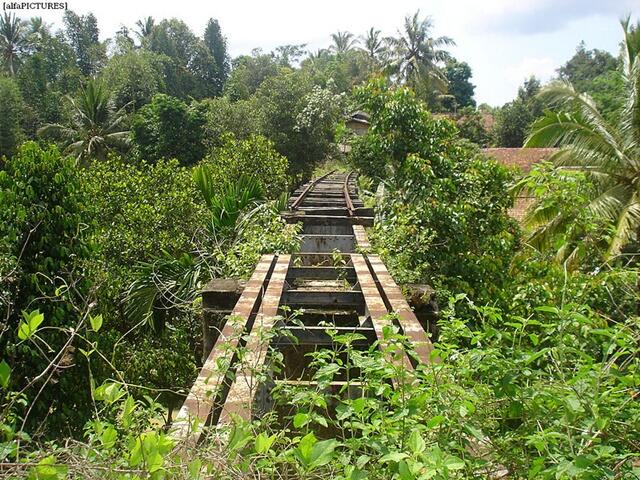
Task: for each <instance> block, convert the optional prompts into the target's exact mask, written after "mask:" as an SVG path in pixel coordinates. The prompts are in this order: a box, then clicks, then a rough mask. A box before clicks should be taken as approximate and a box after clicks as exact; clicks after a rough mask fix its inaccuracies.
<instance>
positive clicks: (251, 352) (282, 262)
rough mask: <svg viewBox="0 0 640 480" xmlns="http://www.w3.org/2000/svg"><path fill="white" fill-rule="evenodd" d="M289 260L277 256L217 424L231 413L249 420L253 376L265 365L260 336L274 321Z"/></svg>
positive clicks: (265, 344) (255, 385) (265, 347)
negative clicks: (244, 351)
mask: <svg viewBox="0 0 640 480" xmlns="http://www.w3.org/2000/svg"><path fill="white" fill-rule="evenodd" d="M290 261H291V256H290V255H280V256H279V257H278V261H277V263H276V266H275V268H274V270H273V273H272V274H271V280H269V286H268V287H267V291H266V293H265V294H264V297H263V299H262V304H261V306H260V312H259V313H258V315H257V316H256V321H255V322H254V326H253V328H252V330H251V333H250V334H249V339H248V340H247V345H246V353H245V354H244V355H243V358H242V360H241V363H240V366H239V368H238V370H237V372H236V377H235V380H234V381H233V383H232V384H231V388H230V389H229V394H228V395H227V400H226V401H225V403H224V406H223V407H222V413H221V414H220V421H219V423H229V422H230V421H231V414H235V415H238V416H240V417H241V418H243V419H245V420H251V412H252V407H253V396H254V394H255V392H256V390H257V388H258V383H259V381H258V378H257V377H256V376H255V373H256V371H257V370H258V369H260V368H262V366H263V365H264V363H265V359H266V356H267V351H268V348H269V345H268V342H266V341H265V339H264V337H263V335H264V334H265V333H267V332H269V330H271V329H272V328H273V326H274V324H275V323H276V321H277V320H278V318H279V317H278V306H279V305H280V297H281V296H282V291H283V289H284V284H285V279H286V278H287V270H288V269H289V263H290Z"/></svg>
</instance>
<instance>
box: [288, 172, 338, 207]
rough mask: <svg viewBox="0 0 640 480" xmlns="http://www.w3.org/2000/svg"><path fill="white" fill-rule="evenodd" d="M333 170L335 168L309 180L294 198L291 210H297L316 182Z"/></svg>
mask: <svg viewBox="0 0 640 480" xmlns="http://www.w3.org/2000/svg"><path fill="white" fill-rule="evenodd" d="M334 171H335V170H331V171H330V172H329V173H326V174H324V175H322V176H321V177H318V178H316V179H315V180H312V181H311V182H309V184H308V185H307V186H306V187H305V189H304V190H303V191H302V193H301V194H300V195H299V196H298V198H296V199H295V201H294V202H293V203H292V204H291V210H297V208H298V207H299V206H300V204H301V203H302V202H303V201H304V199H305V197H306V196H307V194H308V193H309V192H310V191H311V190H313V187H315V186H316V184H318V183H319V182H321V181H322V180H324V179H325V178H327V177H328V176H329V175H331V174H332V173H333V172H334Z"/></svg>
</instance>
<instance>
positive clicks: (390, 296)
mask: <svg viewBox="0 0 640 480" xmlns="http://www.w3.org/2000/svg"><path fill="white" fill-rule="evenodd" d="M367 258H368V260H369V264H370V265H371V268H372V269H373V273H374V274H375V276H376V278H377V280H378V283H379V284H380V286H381V287H382V290H383V291H384V295H385V296H386V298H387V300H388V302H389V306H390V308H391V311H393V312H396V314H397V315H398V323H399V325H400V330H401V331H402V333H403V334H404V335H405V336H406V337H408V338H409V339H410V340H411V343H412V345H413V347H414V349H415V352H416V354H417V355H418V357H419V358H420V362H421V363H425V364H427V363H431V351H432V350H433V344H432V343H431V340H430V339H429V336H428V335H427V333H426V332H425V331H424V328H422V325H420V322H419V321H418V318H417V317H416V316H415V314H414V313H413V310H411V307H410V306H409V304H408V303H407V300H406V299H405V298H404V295H403V294H402V291H401V290H400V287H398V285H397V284H396V282H395V281H394V280H393V278H392V277H391V275H390V274H389V271H388V270H387V267H386V266H385V265H384V263H383V262H382V260H381V259H380V257H379V256H377V255H369V256H368V257H367Z"/></svg>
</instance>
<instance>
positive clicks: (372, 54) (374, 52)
mask: <svg viewBox="0 0 640 480" xmlns="http://www.w3.org/2000/svg"><path fill="white" fill-rule="evenodd" d="M380 34H381V32H380V30H376V29H375V28H373V27H371V28H370V29H369V30H367V33H366V34H365V35H362V36H361V37H360V39H361V40H362V45H363V50H364V51H365V52H366V53H367V55H368V56H369V58H371V59H372V60H377V59H378V58H379V57H380V55H382V54H383V53H384V51H385V48H384V39H383V38H382V37H381V35H380Z"/></svg>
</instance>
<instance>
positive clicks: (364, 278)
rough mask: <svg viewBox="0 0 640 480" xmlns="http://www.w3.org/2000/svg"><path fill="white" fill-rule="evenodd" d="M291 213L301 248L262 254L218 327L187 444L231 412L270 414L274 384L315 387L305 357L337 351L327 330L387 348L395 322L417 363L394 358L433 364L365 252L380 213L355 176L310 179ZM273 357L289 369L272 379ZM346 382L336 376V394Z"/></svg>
mask: <svg viewBox="0 0 640 480" xmlns="http://www.w3.org/2000/svg"><path fill="white" fill-rule="evenodd" d="M289 207H290V210H289V212H286V213H284V214H283V217H284V218H285V219H286V220H287V222H292V223H293V222H301V223H302V225H303V229H302V234H301V235H302V243H301V247H300V251H299V252H298V253H295V254H292V255H264V256H263V257H262V258H261V260H260V262H259V264H258V265H257V267H256V269H255V271H254V273H253V275H252V277H251V279H250V280H249V281H248V282H247V284H246V285H245V286H244V289H243V291H242V294H241V296H240V298H239V299H238V300H237V302H236V303H235V305H234V306H233V309H232V311H231V314H230V315H229V317H228V320H226V322H223V324H220V325H218V326H217V332H216V338H215V341H214V342H213V347H212V348H211V352H210V353H209V355H208V357H207V359H206V361H205V362H204V365H203V367H202V370H201V372H200V374H199V376H198V378H197V379H196V381H195V383H194V385H193V387H192V389H191V391H190V392H189V395H188V397H187V399H186V400H185V402H184V405H183V406H182V408H181V410H180V412H179V414H178V416H177V418H176V421H175V422H174V426H175V427H176V429H175V432H176V433H175V434H176V435H177V436H178V437H180V438H182V439H184V440H188V441H190V442H198V441H199V440H200V439H201V438H202V433H203V431H205V430H204V429H203V428H202V427H203V426H209V425H216V424H224V423H227V422H229V421H230V420H231V418H232V416H233V415H238V416H240V417H242V418H245V419H251V418H252V417H256V416H259V415H261V414H262V413H264V411H265V410H268V409H269V408H271V404H270V402H269V389H270V387H271V385H273V384H276V383H282V382H285V383H296V384H304V385H309V386H314V383H313V370H312V369H311V368H310V366H309V358H308V356H307V355H306V354H307V353H309V352H312V351H315V350H317V349H323V348H335V347H336V346H335V345H333V342H332V337H331V335H329V333H328V332H327V330H328V328H331V329H332V330H334V331H338V332H339V333H346V332H353V333H358V334H361V335H362V337H363V338H364V339H363V340H359V341H358V342H357V344H356V346H357V348H361V349H363V350H367V349H369V348H370V346H371V345H372V344H373V343H374V342H380V344H382V342H383V335H382V332H383V329H384V327H385V326H388V325H391V324H395V325H396V326H397V327H398V328H399V329H400V331H401V333H403V334H404V335H406V336H407V337H408V338H410V340H411V341H412V343H413V346H414V348H415V353H416V354H417V357H418V358H417V359H416V358H415V357H411V358H410V357H409V356H408V355H404V356H402V357H400V358H391V357H389V358H388V361H390V362H400V363H402V364H404V366H405V367H407V368H409V369H413V368H415V367H416V366H417V365H418V364H419V363H428V362H429V359H430V353H431V342H430V341H429V338H428V335H427V334H426V333H425V331H424V329H423V327H422V326H421V324H420V323H419V321H418V319H417V318H416V316H415V315H414V313H413V312H412V310H411V308H410V307H409V305H408V304H407V302H406V300H405V299H404V297H403V295H402V292H401V291H400V288H399V287H398V286H397V285H396V284H395V282H394V281H393V279H392V278H391V276H390V275H389V272H388V271H387V269H386V267H385V266H384V264H383V263H382V261H381V260H380V258H378V257H377V256H375V255H368V254H366V253H365V252H366V251H367V250H368V249H369V243H368V241H367V238H366V232H365V228H364V227H365V226H371V225H373V212H372V211H371V209H367V208H365V207H364V205H363V204H362V201H361V200H360V199H359V198H358V196H357V188H356V183H355V176H354V175H353V174H351V173H349V174H346V173H337V172H330V173H328V174H326V175H324V176H322V177H319V178H318V179H316V180H313V181H311V182H308V183H307V184H305V185H302V186H301V187H300V188H298V189H297V190H296V191H295V192H294V194H293V196H292V197H291V199H290V202H289ZM206 308H207V307H206V305H205V309H206ZM390 312H395V315H394V316H393V317H394V318H393V319H392V318H391V317H390V316H389V315H388V314H389V313H390ZM292 317H295V321H293V319H292ZM269 333H271V335H269ZM265 334H267V335H265ZM267 337H268V338H267ZM272 351H277V352H279V353H280V354H281V355H282V358H283V359H284V368H282V369H279V370H278V371H277V372H274V373H273V375H272V378H270V379H269V381H268V382H265V381H264V379H263V380H261V379H260V378H258V377H257V375H256V371H257V369H258V367H260V366H261V365H264V364H265V362H267V363H268V362H269V355H270V352H272ZM240 352H243V353H242V354H241V353H240ZM240 357H242V358H240ZM341 382H342V383H344V382H343V379H340V378H337V379H336V382H334V383H335V385H331V388H333V387H335V388H340V386H341Z"/></svg>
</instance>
